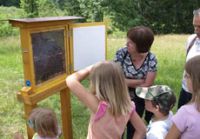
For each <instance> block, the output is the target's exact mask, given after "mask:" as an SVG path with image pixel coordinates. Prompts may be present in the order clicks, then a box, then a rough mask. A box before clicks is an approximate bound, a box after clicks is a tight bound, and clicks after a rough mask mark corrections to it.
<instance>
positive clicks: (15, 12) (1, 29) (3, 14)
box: [0, 7, 25, 36]
mask: <svg viewBox="0 0 200 139" xmlns="http://www.w3.org/2000/svg"><path fill="white" fill-rule="evenodd" d="M22 17H25V12H24V11H23V10H22V9H18V8H16V7H0V20H1V21H0V36H8V35H15V34H17V33H18V30H16V28H13V27H11V25H10V24H9V23H8V19H14V18H22Z"/></svg>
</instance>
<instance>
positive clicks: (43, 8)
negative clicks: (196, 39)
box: [0, 0, 200, 34]
mask: <svg viewBox="0 0 200 139" xmlns="http://www.w3.org/2000/svg"><path fill="white" fill-rule="evenodd" d="M13 2H14V1H13V0H8V1H6V2H1V1H0V4H2V5H14V6H16V5H17V4H19V0H18V1H16V3H13ZM17 2H18V3H17ZM20 2H21V3H20V5H21V8H23V9H24V11H25V12H26V13H27V17H43V16H65V15H70V16H83V17H84V18H85V20H84V21H87V22H94V21H104V20H107V19H110V21H111V22H110V27H109V32H113V31H117V30H120V31H127V30H128V29H129V28H130V27H133V26H138V25H145V26H149V27H151V28H152V29H153V31H154V32H155V33H157V34H166V33H192V32H193V27H192V26H191V23H192V18H193V15H192V11H193V10H194V9H197V8H199V7H200V1H199V0H193V1H192V2H191V1H190V0H177V1H174V0H162V1H161V0H20Z"/></svg>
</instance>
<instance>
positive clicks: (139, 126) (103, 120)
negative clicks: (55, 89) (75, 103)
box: [66, 62, 146, 139]
mask: <svg viewBox="0 0 200 139" xmlns="http://www.w3.org/2000/svg"><path fill="white" fill-rule="evenodd" d="M89 74H90V90H89V91H88V90H87V89H86V88H85V87H84V86H83V85H82V84H81V81H82V80H83V79H85V78H86V77H87V76H88V75H89ZM66 83H67V86H68V87H69V89H70V90H71V91H72V92H73V93H74V95H75V96H77V97H78V98H79V99H80V101H81V102H82V103H83V104H85V105H86V106H87V107H88V108H89V109H90V110H91V117H90V122H89V127H88V135H87V139H120V138H121V136H122V134H123V132H124V130H125V128H126V124H127V122H128V120H131V123H132V124H133V126H134V127H135V129H136V132H135V134H134V137H133V138H134V139H136V138H137V139H143V138H144V136H145V131H146V129H145V124H144V122H143V121H142V120H141V118H140V117H139V116H138V114H137V113H136V112H135V105H134V103H132V102H131V99H130V97H129V94H128V89H127V85H126V83H125V77H124V75H123V72H122V70H121V68H120V65H118V64H117V63H114V62H101V63H98V64H95V65H94V66H89V67H87V68H85V69H82V70H80V71H78V72H76V73H73V74H72V75H70V76H68V77H67V79H66Z"/></svg>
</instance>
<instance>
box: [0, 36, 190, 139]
mask: <svg viewBox="0 0 200 139" xmlns="http://www.w3.org/2000/svg"><path fill="white" fill-rule="evenodd" d="M120 36H125V33H122V34H121V35H120ZM187 37H188V35H160V36H156V37H155V41H154V43H153V46H152V52H153V53H154V54H156V56H157V59H158V73H157V78H156V81H155V84H167V85H169V86H170V87H171V88H172V89H173V90H174V91H175V93H176V95H177V98H178V95H179V90H180V87H181V78H182V71H183V67H184V61H185V50H184V46H185V41H186V39H187ZM19 40H20V39H19V36H17V37H7V38H0V69H1V70H0V102H1V105H0V109H1V111H0V125H1V126H0V138H1V139H11V138H12V135H13V133H14V132H16V131H20V132H22V133H24V135H25V137H27V136H26V126H25V120H24V119H23V104H22V103H20V102H18V101H17V99H16V92H17V91H19V90H20V89H21V88H22V86H23V85H24V80H23V65H22V57H21V49H20V42H19ZM125 43H126V38H125V37H120V38H119V37H116V36H108V41H107V59H109V60H113V59H114V57H115V53H116V51H117V50H118V49H119V48H121V47H123V46H125ZM84 84H85V85H87V84H88V81H87V80H86V81H84ZM71 104H72V118H73V119H72V121H73V124H72V126H73V136H74V139H85V138H86V135H87V127H88V120H89V110H88V109H87V108H86V107H85V106H83V105H82V104H81V103H80V102H79V101H78V100H77V98H75V97H74V96H72V99H71ZM38 105H39V106H41V107H49V108H52V109H54V111H55V112H56V114H57V117H58V119H59V123H60V125H61V116H60V115H61V114H60V98H59V95H58V94H55V95H53V96H51V97H49V98H47V99H45V100H43V101H41V102H40V103H39V104H38ZM175 110H176V107H175V108H174V111H175Z"/></svg>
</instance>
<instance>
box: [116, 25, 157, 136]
mask: <svg viewBox="0 0 200 139" xmlns="http://www.w3.org/2000/svg"><path fill="white" fill-rule="evenodd" d="M153 41H154V33H153V31H152V30H151V29H150V28H148V27H145V26H137V27H134V28H131V29H130V30H129V31H128V32H127V43H126V46H125V47H124V48H121V49H120V50H118V51H117V53H116V57H115V60H114V61H115V62H119V63H120V64H121V67H122V69H123V72H124V74H125V77H126V84H127V85H128V88H129V95H130V97H131V100H132V101H134V102H135V104H136V111H137V113H138V114H139V115H140V117H142V116H143V113H144V100H143V99H141V98H139V97H137V96H136V95H135V88H136V87H139V86H140V87H149V86H151V85H153V83H154V80H155V78H156V71H157V59H156V56H155V55H154V54H153V53H151V52H150V48H151V46H152V43H153ZM151 116H152V113H150V112H146V115H145V120H146V121H147V123H148V122H149V120H150V119H151ZM133 134H134V128H133V126H132V125H131V124H130V123H128V124H127V139H131V138H132V136H133Z"/></svg>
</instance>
